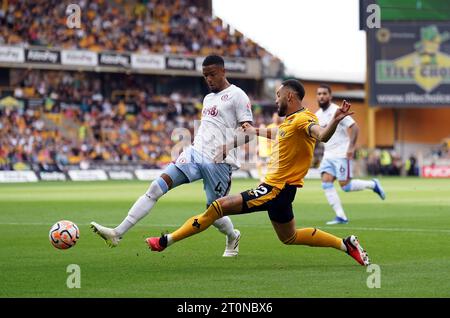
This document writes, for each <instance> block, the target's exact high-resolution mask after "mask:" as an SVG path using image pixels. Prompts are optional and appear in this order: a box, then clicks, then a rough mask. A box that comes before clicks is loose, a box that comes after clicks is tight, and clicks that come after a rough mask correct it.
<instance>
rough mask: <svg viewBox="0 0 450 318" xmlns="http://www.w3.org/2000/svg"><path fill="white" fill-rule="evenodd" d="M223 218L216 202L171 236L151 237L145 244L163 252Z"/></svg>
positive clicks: (220, 208)
mask: <svg viewBox="0 0 450 318" xmlns="http://www.w3.org/2000/svg"><path fill="white" fill-rule="evenodd" d="M222 216H223V211H222V207H221V206H220V204H219V203H218V202H217V201H214V202H213V203H212V204H211V205H210V206H209V207H208V209H207V210H206V211H205V213H203V214H200V215H196V216H193V217H191V218H189V219H188V220H187V221H186V222H185V223H184V224H183V225H182V226H181V227H180V228H178V229H177V230H176V231H174V232H172V233H171V234H163V235H162V236H161V237H149V238H146V239H145V242H146V243H147V245H148V247H149V248H150V249H151V250H152V251H155V252H162V251H163V250H165V249H166V247H168V246H170V245H172V244H173V243H175V242H178V241H181V240H183V239H185V238H188V237H189V236H192V235H195V234H198V233H200V232H202V231H204V230H206V229H207V228H208V227H210V226H211V225H212V224H213V223H214V221H216V220H217V219H220V218H221V217H222Z"/></svg>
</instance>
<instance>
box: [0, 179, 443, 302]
mask: <svg viewBox="0 0 450 318" xmlns="http://www.w3.org/2000/svg"><path fill="white" fill-rule="evenodd" d="M381 181H382V183H383V186H384V188H385V190H386V192H387V200H386V201H381V200H380V199H379V198H378V196H376V195H375V194H374V193H372V192H371V191H364V192H355V193H343V192H342V191H340V190H339V193H340V196H341V200H342V201H343V204H344V208H345V209H346V211H347V215H348V216H349V219H350V223H349V224H348V225H337V226H326V225H325V222H326V221H328V220H330V219H332V217H333V212H332V211H331V209H330V207H329V206H328V204H327V202H326V200H325V196H324V194H323V192H322V189H321V185H320V182H319V181H318V180H306V184H305V188H303V189H299V191H298V192H297V197H296V200H295V202H294V211H295V216H296V220H297V227H318V228H321V229H323V230H325V231H328V232H331V233H333V234H336V235H338V236H340V237H344V236H347V235H349V234H356V235H358V237H359V239H360V241H361V244H362V245H363V246H364V247H365V249H366V250H367V251H368V253H369V256H370V257H371V260H372V263H374V264H377V265H379V266H380V270H381V273H380V278H381V286H380V288H368V286H367V280H368V278H369V276H370V275H371V274H372V273H368V272H367V271H366V268H364V267H362V266H360V265H358V264H357V263H356V262H355V261H354V260H353V259H352V258H350V257H349V256H347V255H346V254H344V253H341V252H338V251H336V250H334V249H331V248H312V247H307V246H285V245H283V244H282V243H281V242H280V241H278V239H277V237H276V234H275V232H274V231H273V229H272V227H271V224H270V221H269V219H268V216H267V213H266V212H260V213H253V214H250V215H240V216H233V217H232V219H233V222H234V224H235V226H236V228H238V229H239V230H240V231H241V233H242V239H241V244H240V254H239V256H238V257H237V258H231V259H230V258H222V257H221V255H222V253H223V250H224V245H225V237H224V236H223V235H222V234H220V233H219V232H218V231H217V230H216V229H215V228H213V227H211V228H210V229H208V230H207V231H205V232H203V233H201V234H199V235H196V236H194V237H191V238H189V239H187V240H184V241H182V242H180V243H177V244H175V245H173V246H171V247H170V248H169V249H167V250H166V251H164V252H162V253H154V252H150V251H149V250H148V248H147V247H146V245H145V244H144V238H145V237H147V236H158V235H159V234H160V233H161V232H165V231H171V230H174V229H175V228H177V227H178V226H179V225H181V224H182V223H184V221H185V220H186V219H187V218H188V217H190V216H192V215H194V214H199V213H201V212H203V210H204V209H205V202H204V200H205V199H204V197H205V196H204V193H203V187H202V183H201V182H197V183H194V184H190V185H184V186H181V187H179V188H177V189H174V190H172V191H170V192H169V193H168V194H167V195H166V196H165V197H163V198H162V199H160V201H159V202H158V203H157V205H156V206H155V208H154V210H153V211H152V213H151V215H150V216H148V217H146V218H145V219H144V220H142V221H141V222H140V223H139V224H138V225H137V226H136V227H135V228H133V229H132V230H131V231H130V232H129V233H128V234H127V235H126V236H125V238H124V240H122V242H121V243H120V245H119V247H117V248H114V249H110V248H108V247H107V246H106V245H105V243H104V242H103V240H101V239H99V237H98V236H96V235H95V234H93V233H92V232H91V231H90V229H89V223H90V222H91V221H93V220H95V221H96V222H99V223H100V224H105V225H111V226H112V225H116V224H117V223H119V222H120V221H121V220H122V218H123V217H124V216H125V215H126V214H127V211H128V209H129V208H130V206H131V205H132V204H133V202H134V201H135V199H136V198H137V197H139V196H140V195H141V194H142V193H143V192H144V191H145V190H146V188H147V186H148V183H147V182H138V181H135V182H131V181H130V182H129V181H127V182H120V181H110V182H89V183H75V182H66V183H61V182H55V183H51V182H45V183H36V184H1V185H0V297H158V298H171V297H183V298H195V297H219V298H224V297H226V298H228V297H233V298H259V297H274V298H277V297H283V298H284V297H289V298H291V297H294V298H297V297H450V270H449V264H450V249H449V246H450V244H449V242H450V180H423V179H416V178H413V179H406V178H405V179H399V178H384V179H382V180H381ZM256 185H257V181H255V180H236V181H234V182H233V185H232V190H231V193H237V192H240V191H243V190H246V189H249V188H253V187H255V186H256ZM63 219H67V220H71V221H73V222H75V223H76V224H77V225H78V226H79V228H80V240H79V241H78V243H77V245H76V246H75V247H73V248H71V249H69V250H57V249H55V248H54V247H52V245H51V244H50V243H49V240H48V231H49V229H50V227H51V225H52V224H54V223H55V222H56V221H59V220H63ZM69 264H77V265H79V266H80V269H81V288H74V289H69V288H68V287H67V286H66V280H67V278H68V277H69V275H70V273H67V272H66V269H67V266H68V265H69ZM369 280H371V279H369Z"/></svg>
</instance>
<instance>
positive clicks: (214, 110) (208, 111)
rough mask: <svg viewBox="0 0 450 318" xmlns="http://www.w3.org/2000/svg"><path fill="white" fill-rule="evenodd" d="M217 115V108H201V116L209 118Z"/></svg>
mask: <svg viewBox="0 0 450 318" xmlns="http://www.w3.org/2000/svg"><path fill="white" fill-rule="evenodd" d="M218 114H219V110H218V109H217V106H216V105H214V106H213V107H209V108H203V111H202V116H211V117H216V116H217V115H218Z"/></svg>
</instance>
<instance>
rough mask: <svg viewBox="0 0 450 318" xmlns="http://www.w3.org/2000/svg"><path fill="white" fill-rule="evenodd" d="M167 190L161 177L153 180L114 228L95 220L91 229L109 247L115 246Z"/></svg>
mask: <svg viewBox="0 0 450 318" xmlns="http://www.w3.org/2000/svg"><path fill="white" fill-rule="evenodd" d="M168 190H169V187H168V185H167V183H166V181H164V179H163V178H161V177H159V178H158V179H156V180H155V181H153V182H152V183H151V185H150V187H149V188H148V190H147V192H146V193H145V194H144V195H142V196H141V197H139V199H137V200H136V202H135V203H134V204H133V206H132V207H131V209H130V210H129V211H128V215H127V216H126V217H125V219H124V220H123V221H122V223H120V224H119V226H117V227H116V228H114V229H111V228H108V227H105V226H102V225H100V224H97V223H95V222H92V223H91V229H92V230H93V231H94V233H96V234H98V235H99V236H100V237H101V238H102V239H104V240H105V242H106V244H107V245H108V246H109V247H116V246H117V245H118V244H119V241H120V239H121V238H122V236H123V235H124V234H125V233H126V232H127V231H128V230H129V229H131V228H132V227H133V226H134V225H135V224H136V223H137V222H139V220H141V219H143V218H144V217H145V216H146V215H148V214H149V213H150V210H151V209H152V208H153V206H154V205H155V203H156V201H158V199H159V198H160V197H161V196H162V195H164V194H165V193H166V192H167V191H168Z"/></svg>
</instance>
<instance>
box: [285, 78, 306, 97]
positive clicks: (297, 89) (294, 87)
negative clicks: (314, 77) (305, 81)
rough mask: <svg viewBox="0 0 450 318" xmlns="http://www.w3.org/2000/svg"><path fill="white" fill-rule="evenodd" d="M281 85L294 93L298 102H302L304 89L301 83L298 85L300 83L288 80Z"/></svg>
mask: <svg viewBox="0 0 450 318" xmlns="http://www.w3.org/2000/svg"><path fill="white" fill-rule="evenodd" d="M281 85H283V86H286V87H289V88H290V89H292V90H293V91H294V92H296V93H297V95H298V98H300V100H303V97H305V88H304V87H303V85H302V83H300V81H298V80H296V79H289V80H286V81H284V82H283V83H281Z"/></svg>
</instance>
